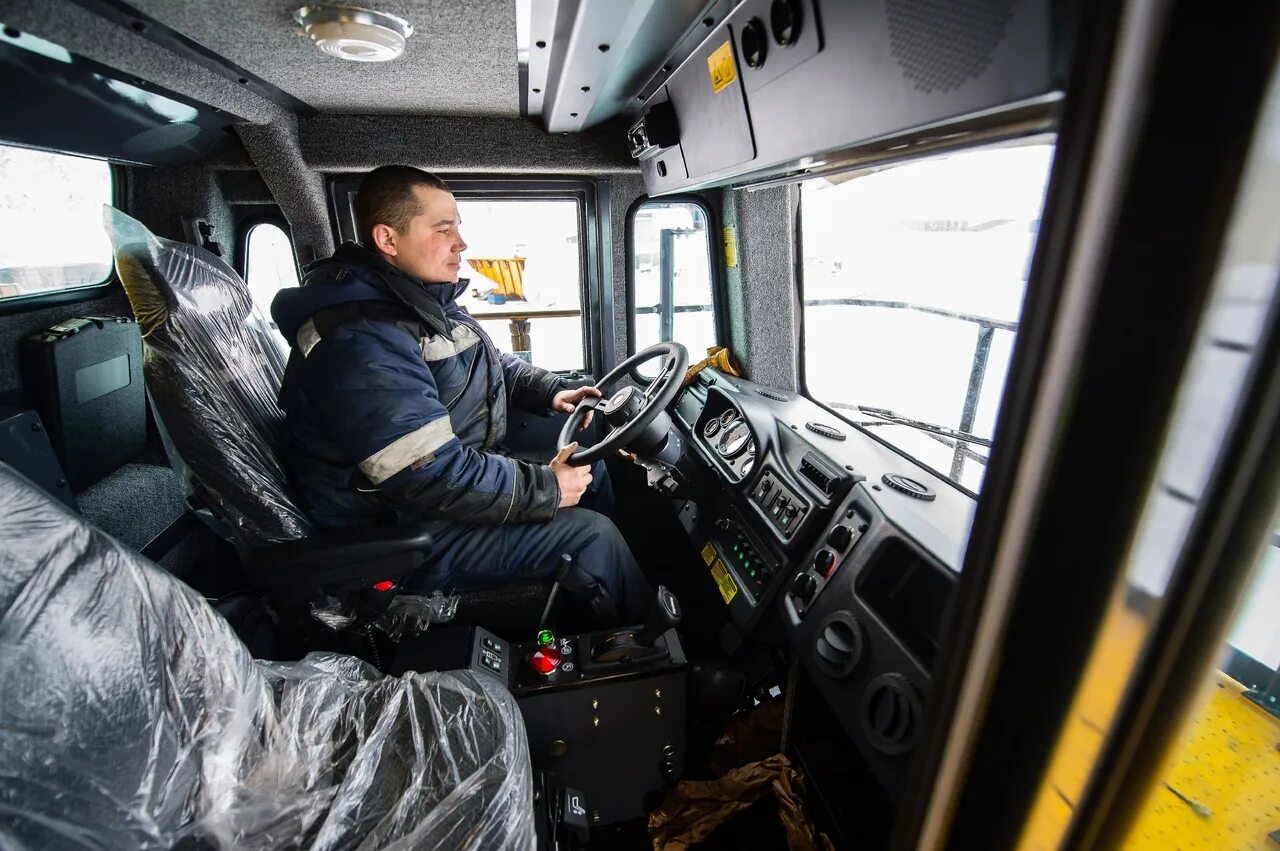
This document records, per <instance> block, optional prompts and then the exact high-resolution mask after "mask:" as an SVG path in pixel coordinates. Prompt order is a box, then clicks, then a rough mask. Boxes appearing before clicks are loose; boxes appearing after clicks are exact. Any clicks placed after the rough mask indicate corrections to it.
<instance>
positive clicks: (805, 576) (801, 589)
mask: <svg viewBox="0 0 1280 851" xmlns="http://www.w3.org/2000/svg"><path fill="white" fill-rule="evenodd" d="M817 590H818V580H817V579H815V578H814V576H813V574H812V573H810V572H809V571H807V570H806V571H805V572H804V573H802V574H800V575H799V576H797V577H796V578H795V579H794V580H792V582H791V596H793V597H795V598H796V599H797V600H799V601H800V602H801V603H804V604H805V605H806V606H807V605H809V601H810V600H812V599H813V595H814V594H815V593H817Z"/></svg>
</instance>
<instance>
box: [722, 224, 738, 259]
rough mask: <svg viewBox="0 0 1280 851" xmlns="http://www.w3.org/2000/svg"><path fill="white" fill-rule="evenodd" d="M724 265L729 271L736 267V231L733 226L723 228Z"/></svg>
mask: <svg viewBox="0 0 1280 851" xmlns="http://www.w3.org/2000/svg"><path fill="white" fill-rule="evenodd" d="M724 265H726V266H728V267H729V268H730V269H734V268H737V266H738V229H737V228H736V227H734V226H733V225H725V226H724Z"/></svg>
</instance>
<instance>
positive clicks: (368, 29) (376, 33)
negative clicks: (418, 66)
mask: <svg viewBox="0 0 1280 851" xmlns="http://www.w3.org/2000/svg"><path fill="white" fill-rule="evenodd" d="M293 19H294V20H295V21H297V22H298V25H299V26H301V27H302V31H303V32H304V33H306V35H307V36H308V37H310V39H311V40H312V41H314V42H315V43H316V47H318V48H320V50H321V51H323V52H325V53H327V54H329V55H330V56H336V57H338V58H339V59H346V60H349V61H351V62H390V61H391V60H392V59H398V58H399V57H400V56H401V54H403V53H404V45H405V41H406V40H407V39H408V38H409V36H411V35H413V27H412V26H411V25H410V24H409V22H408V21H406V20H404V19H403V18H397V17H396V16H395V15H388V14H387V13H385V12H375V11H374V10H372V9H361V8H359V7H356V6H303V7H302V8H301V9H299V10H298V11H296V12H294V13H293Z"/></svg>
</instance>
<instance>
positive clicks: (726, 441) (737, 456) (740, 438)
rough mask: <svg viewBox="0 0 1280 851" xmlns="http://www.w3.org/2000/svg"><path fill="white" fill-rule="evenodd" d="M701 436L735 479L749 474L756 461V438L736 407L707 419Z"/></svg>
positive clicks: (738, 479) (740, 478)
mask: <svg viewBox="0 0 1280 851" xmlns="http://www.w3.org/2000/svg"><path fill="white" fill-rule="evenodd" d="M702 436H703V437H704V438H706V440H707V444H708V445H710V446H711V447H712V448H713V449H714V450H715V451H716V454H718V455H719V456H720V457H721V458H723V459H724V461H725V463H726V464H727V465H728V466H729V470H730V472H731V473H732V474H733V476H734V478H735V479H736V480H737V481H741V480H742V479H744V478H746V477H747V476H749V475H751V471H752V469H754V467H755V463H756V439H755V436H754V435H753V434H752V433H751V427H750V426H749V425H747V421H746V420H745V419H744V418H743V416H742V414H741V412H739V411H738V410H737V409H736V408H729V409H727V410H725V411H724V412H723V413H721V414H720V416H718V417H713V418H712V419H710V420H707V423H706V425H704V426H703V427H702Z"/></svg>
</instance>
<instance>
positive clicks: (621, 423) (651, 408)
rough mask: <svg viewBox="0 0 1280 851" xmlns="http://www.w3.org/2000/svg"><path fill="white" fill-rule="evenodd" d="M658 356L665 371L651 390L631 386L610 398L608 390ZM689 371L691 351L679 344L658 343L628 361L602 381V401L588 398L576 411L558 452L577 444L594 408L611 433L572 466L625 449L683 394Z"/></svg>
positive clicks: (580, 454) (651, 384) (581, 453)
mask: <svg viewBox="0 0 1280 851" xmlns="http://www.w3.org/2000/svg"><path fill="white" fill-rule="evenodd" d="M657 357H661V358H662V359H663V360H662V369H661V370H660V371H659V372H658V377H657V378H655V379H653V381H651V382H649V386H648V387H646V388H645V389H644V390H639V389H637V388H635V387H633V386H631V385H628V386H626V387H622V388H620V389H618V391H617V392H616V393H614V394H613V395H612V396H610V395H609V392H608V391H609V389H610V388H611V387H613V385H615V384H618V383H619V382H620V380H621V379H622V378H624V377H626V376H628V375H629V374H630V373H631V372H632V370H634V369H635V368H636V367H637V366H639V365H640V364H642V363H648V362H649V361H651V360H653V359H654V358H657ZM688 368H689V351H688V349H686V348H685V347H684V346H682V345H680V344H679V343H658V344H657V345H655V346H650V347H649V348H647V349H645V350H644V351H643V352H637V353H636V354H634V355H632V356H631V357H629V358H627V359H626V360H624V361H623V362H622V363H620V364H618V365H617V366H616V367H614V368H613V371H612V372H610V373H609V374H608V375H606V376H605V377H604V378H602V379H600V383H599V384H597V385H596V387H597V388H598V389H599V390H600V393H601V395H600V397H599V398H597V397H595V396H588V397H587V398H585V399H583V400H582V401H581V402H579V403H578V407H576V408H574V409H573V413H572V414H570V415H569V419H568V420H567V421H566V422H565V424H564V428H563V429H561V430H560V439H559V441H557V442H556V451H557V452H558V451H560V450H561V449H564V448H565V447H566V446H568V445H569V444H570V443H573V441H574V439H575V437H574V434H575V432H577V430H578V428H579V427H580V426H581V425H582V421H583V418H585V417H586V415H587V411H589V410H592V409H593V408H599V410H600V414H601V415H602V416H603V417H604V421H605V422H606V423H608V424H609V432H608V433H607V434H606V435H605V436H604V438H603V439H602V440H601V441H600V442H599V443H597V444H595V445H594V446H584V447H579V448H578V451H577V452H574V453H573V454H572V455H570V456H569V464H571V465H572V466H574V467H585V466H586V465H587V464H593V463H595V462H596V461H598V460H600V459H601V458H603V457H605V456H606V455H609V454H612V453H613V452H615V451H617V450H619V449H621V448H623V447H624V446H626V445H627V444H628V443H630V442H631V441H633V440H635V439H636V437H638V436H639V435H640V434H641V433H642V432H643V431H644V430H645V427H646V426H648V425H649V424H650V423H652V422H653V421H654V419H656V418H657V416H658V414H660V413H662V412H663V411H664V410H666V408H667V406H668V405H670V404H671V401H672V400H673V399H675V398H676V394H678V393H679V392H680V382H681V380H682V379H683V378H684V374H685V371H686V370H688Z"/></svg>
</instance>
